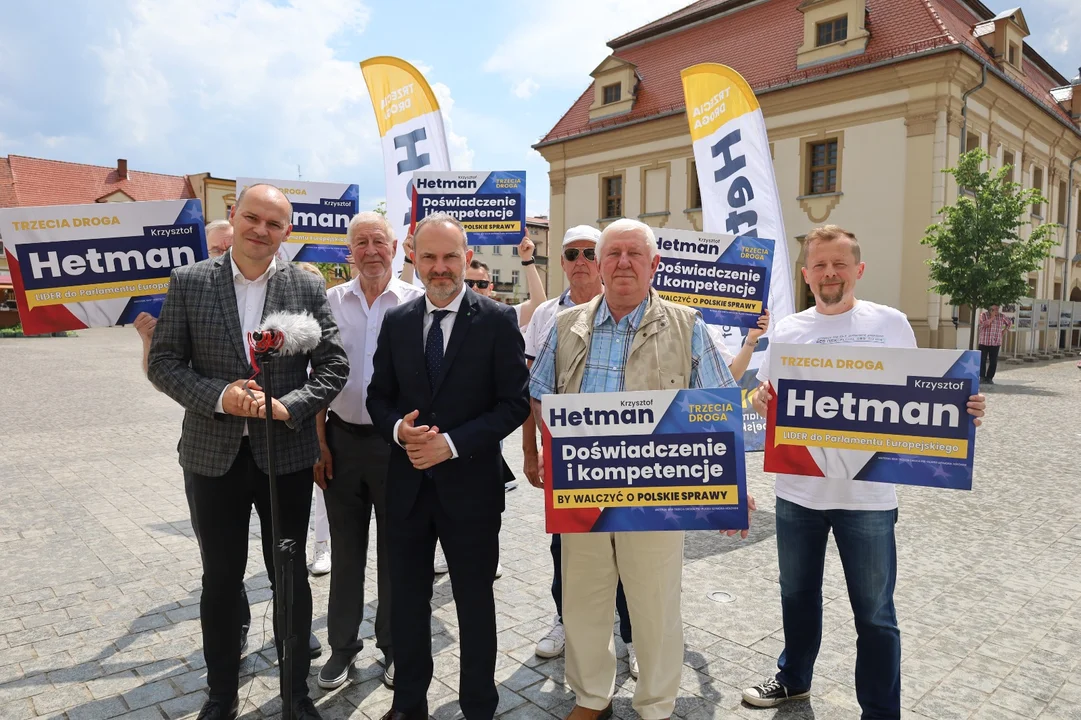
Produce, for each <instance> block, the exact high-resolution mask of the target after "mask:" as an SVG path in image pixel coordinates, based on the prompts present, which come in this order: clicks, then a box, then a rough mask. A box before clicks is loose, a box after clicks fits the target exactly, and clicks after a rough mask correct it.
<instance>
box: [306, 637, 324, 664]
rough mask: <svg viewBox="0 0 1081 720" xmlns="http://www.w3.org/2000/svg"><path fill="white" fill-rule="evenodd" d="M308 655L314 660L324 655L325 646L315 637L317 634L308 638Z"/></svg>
mask: <svg viewBox="0 0 1081 720" xmlns="http://www.w3.org/2000/svg"><path fill="white" fill-rule="evenodd" d="M308 654H309V655H310V656H311V658H312V660H314V659H316V658H317V657H319V656H320V655H322V654H323V646H322V645H321V644H320V643H319V638H317V637H316V636H315V633H312V634H311V635H310V636H309V637H308Z"/></svg>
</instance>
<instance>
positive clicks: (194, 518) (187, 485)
mask: <svg viewBox="0 0 1081 720" xmlns="http://www.w3.org/2000/svg"><path fill="white" fill-rule="evenodd" d="M193 478H194V474H193V473H190V472H188V471H187V470H185V471H184V495H186V496H187V498H188V513H189V514H190V515H191V529H192V532H194V533H195V542H196V543H197V544H198V545H199V557H201V558H202V557H203V538H202V535H201V534H200V533H199V513H198V512H197V511H196V509H195V483H194V481H193ZM203 562H204V563H205V562H206V560H205V558H204V560H203ZM237 602H238V603H239V606H238V607H237V610H238V611H239V613H240V636H241V638H244V637H247V635H248V629H249V628H250V627H251V606H250V605H249V604H248V591H247V590H246V589H245V588H244V583H243V582H241V583H240V596H239V597H238V598H237Z"/></svg>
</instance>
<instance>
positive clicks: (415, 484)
mask: <svg viewBox="0 0 1081 720" xmlns="http://www.w3.org/2000/svg"><path fill="white" fill-rule="evenodd" d="M426 309H427V307H426V304H425V298H424V296H421V297H419V298H416V299H415V300H411V301H410V302H407V303H405V304H403V305H399V306H398V307H396V308H392V309H390V310H388V311H387V314H386V316H385V318H384V320H383V325H382V328H381V329H380V332H379V343H378V345H377V346H376V351H375V358H374V360H373V375H372V381H371V384H370V385H369V386H368V400H367V407H368V413H369V414H370V415H371V417H372V422H373V423H374V424H375V426H376V428H378V429H379V431H380V432H381V433H382V435H383V436H384V438H386V440H387V442H389V443H390V444H391V447H392V454H391V459H390V467H389V469H388V473H387V513H388V515H389V516H390V517H391V518H394V519H401V518H404V517H405V516H406V515H408V513H409V511H410V510H411V509H412V507H413V504H414V502H415V501H416V498H417V492H418V491H419V489H420V486H421V480H422V478H423V475H422V473H421V471H420V470H417V469H415V468H414V467H413V465H412V463H410V462H409V457H408V456H407V455H406V453H405V450H404V449H402V448H401V446H399V445H398V444H397V443H396V442H395V440H394V437H393V433H394V425H395V423H397V421H398V420H400V419H402V417H404V416H405V415H407V414H408V413H410V412H412V411H413V410H418V411H419V412H420V415H419V416H418V418H417V420H416V424H417V425H434V426H436V427H438V428H439V431H440V432H443V433H447V434H448V435H450V438H451V440H452V441H453V443H454V447H455V448H456V449H457V451H458V457H457V458H455V459H451V460H446V461H444V462H442V463H440V464H438V465H436V466H434V467H433V468H432V473H433V479H434V481H435V486H436V491H437V493H438V497H439V501H440V503H441V505H442V506H443V507H444V508H445V509H446V510H448V511H449V512H451V513H453V514H455V515H456V516H458V517H469V516H474V517H478V518H479V517H482V516H490V515H492V514H495V515H498V514H499V513H501V512H503V509H504V507H505V497H504V488H503V482H504V480H505V479H506V478H505V476H504V472H503V456H502V453H501V452H500V447H499V443H500V441H502V440H503V438H505V437H506V436H507V435H510V434H511V433H512V432H513V431H514V430H515V428H517V427H519V426H521V424H522V422H524V421H525V419H526V416H527V415H528V414H529V396H528V391H527V385H528V383H529V370H528V369H527V368H526V364H525V344H524V342H523V340H522V333H521V331H520V330H519V329H518V321H517V319H516V316H515V314H514V310H513V308H510V307H508V306H506V305H503V304H501V303H498V302H495V301H494V300H490V299H488V298H486V297H482V296H480V295H478V294H476V293H475V292H473V291H472V290H470V289H469V288H466V289H465V297H464V298H462V304H461V307H460V308H459V310H458V314H457V317H456V318H455V320H454V328H453V330H452V331H451V334H450V341H449V342H448V344H447V349H446V352H445V354H444V358H443V366H442V371H441V373H440V375H439V377H438V378H436V380H435V383H434V386H433V385H432V384H431V383H430V382H429V381H428V370H427V365H426V363H425V359H424V313H425V311H426Z"/></svg>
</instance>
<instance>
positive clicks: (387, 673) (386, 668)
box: [383, 660, 394, 690]
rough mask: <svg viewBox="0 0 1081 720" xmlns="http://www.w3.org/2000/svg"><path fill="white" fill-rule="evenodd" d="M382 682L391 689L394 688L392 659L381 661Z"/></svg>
mask: <svg viewBox="0 0 1081 720" xmlns="http://www.w3.org/2000/svg"><path fill="white" fill-rule="evenodd" d="M383 684H384V685H386V686H387V687H388V688H390V689H391V690H393V689H394V661H393V660H391V661H390V662H387V661H386V660H384V661H383Z"/></svg>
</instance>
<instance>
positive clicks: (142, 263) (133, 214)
mask: <svg viewBox="0 0 1081 720" xmlns="http://www.w3.org/2000/svg"><path fill="white" fill-rule="evenodd" d="M0 233H2V234H3V237H4V244H5V246H6V248H7V257H8V265H9V267H10V269H11V284H12V287H13V288H14V290H15V301H16V303H17V305H18V307H19V320H20V321H21V322H22V326H23V332H25V333H26V334H28V335H38V334H43V333H51V332H58V331H61V330H80V329H82V328H88V327H103V326H109V325H124V324H128V323H131V322H134V321H135V317H136V316H137V315H138V314H139V313H141V312H148V313H150V314H151V315H155V316H156V315H157V314H158V312H159V311H160V310H161V304H162V301H163V300H164V298H165V292H166V290H168V288H169V275H170V273H171V272H172V270H173V269H174V268H178V267H182V266H184V265H191V264H193V263H195V262H198V261H199V260H204V259H206V256H207V252H206V236H205V233H204V230H203V206H202V204H201V203H200V202H199V201H198V200H163V201H160V202H132V203H94V204H91V205H52V206H48V207H22V208H5V209H0Z"/></svg>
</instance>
